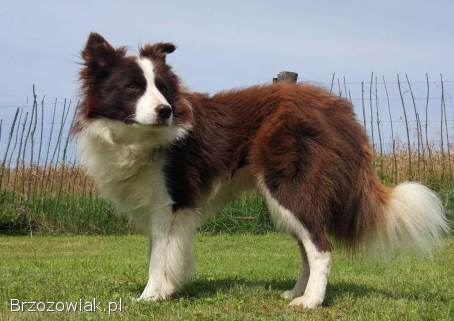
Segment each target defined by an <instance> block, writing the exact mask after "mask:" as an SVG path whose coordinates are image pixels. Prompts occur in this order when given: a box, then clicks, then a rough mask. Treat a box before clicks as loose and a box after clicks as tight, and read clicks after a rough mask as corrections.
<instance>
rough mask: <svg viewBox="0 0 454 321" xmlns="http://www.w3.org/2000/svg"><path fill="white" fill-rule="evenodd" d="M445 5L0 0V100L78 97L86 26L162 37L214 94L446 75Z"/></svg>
mask: <svg viewBox="0 0 454 321" xmlns="http://www.w3.org/2000/svg"><path fill="white" fill-rule="evenodd" d="M453 13H454V1H452V0H445V1H444V0H433V1H418V0H410V1H409V0H402V1H395V0H381V1H324V0H321V1H297V0H295V1H286V0H283V1H238V0H230V1H224V2H222V3H221V2H220V1H112V0H111V1H105V0H101V1H99V0H98V1H87V0H79V1H61V0H60V1H50V0H41V1H21V0H16V1H5V2H3V4H2V6H1V7H0V39H1V46H2V50H1V51H0V70H1V77H0V105H2V104H8V103H11V104H17V103H20V102H22V101H23V100H24V99H25V97H26V96H30V92H31V85H32V84H33V83H34V84H36V86H37V90H38V92H39V93H40V94H46V95H47V96H48V97H67V98H69V97H74V96H76V95H77V94H78V86H79V84H78V82H77V72H78V70H79V68H80V65H78V63H80V61H81V60H80V51H81V50H82V49H83V46H84V43H85V41H86V38H87V36H88V34H89V32H90V31H97V32H99V33H101V34H102V35H104V36H105V38H106V39H107V40H108V41H110V42H111V43H112V44H113V45H114V46H123V45H126V46H128V47H129V48H131V53H134V52H136V51H137V47H138V45H139V44H140V43H146V42H156V41H171V42H174V43H175V44H176V45H177V46H178V49H177V51H176V52H175V53H173V54H172V55H171V56H169V58H168V61H169V63H171V64H172V65H173V66H174V68H175V70H176V71H177V72H178V73H179V74H180V75H181V77H182V78H183V80H184V81H185V83H186V85H187V86H188V87H189V88H191V89H193V90H197V91H203V92H210V93H211V92H214V91H218V90H222V89H227V88H232V87H241V86H247V85H252V84H256V83H262V82H266V81H269V80H270V79H271V78H272V77H273V76H274V75H275V74H276V73H277V72H278V71H280V70H292V71H296V72H298V73H299V74H300V80H313V81H319V82H329V81H330V79H331V75H332V73H333V72H336V73H337V74H338V75H345V76H346V77H347V79H348V80H349V81H352V82H355V81H361V80H364V79H367V78H368V77H369V75H370V72H372V71H375V72H376V73H380V74H384V75H386V76H387V77H390V78H392V79H394V77H395V74H396V73H398V72H400V73H405V72H406V73H409V76H410V77H411V78H412V79H415V80H416V79H419V80H423V79H424V75H425V73H426V72H428V73H429V74H430V75H433V76H434V77H438V74H439V73H440V72H443V73H444V74H445V77H448V76H449V77H451V79H453V78H454V77H452V76H454V75H452V74H453V64H452V59H453V57H454V41H453V40H454V35H453V34H452V31H453V30H454V19H453V17H452V15H453Z"/></svg>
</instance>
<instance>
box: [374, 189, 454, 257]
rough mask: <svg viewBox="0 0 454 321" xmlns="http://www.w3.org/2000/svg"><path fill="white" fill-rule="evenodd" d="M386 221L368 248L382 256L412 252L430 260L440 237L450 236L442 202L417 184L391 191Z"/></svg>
mask: <svg viewBox="0 0 454 321" xmlns="http://www.w3.org/2000/svg"><path fill="white" fill-rule="evenodd" d="M385 219H386V223H385V226H384V227H383V228H382V229H380V228H379V230H378V231H377V233H376V235H375V237H374V238H373V239H372V240H371V244H369V245H372V247H373V248H374V250H377V249H380V250H381V251H379V252H382V251H383V250H384V251H385V253H388V252H389V251H390V250H393V249H396V248H404V249H405V248H411V249H415V250H416V251H418V252H419V253H421V254H424V255H427V256H430V255H431V251H432V248H433V247H434V246H437V245H439V244H440V240H441V236H442V235H443V234H445V233H447V232H449V225H448V221H447V220H446V217H445V214H444V210H443V206H442V204H441V201H440V199H439V198H438V197H437V195H436V194H435V193H434V192H432V191H431V190H430V189H429V188H427V187H425V186H424V185H421V184H418V183H410V182H406V183H402V184H400V185H398V186H396V187H395V188H394V189H393V190H392V192H391V197H390V200H389V202H388V204H386V207H385Z"/></svg>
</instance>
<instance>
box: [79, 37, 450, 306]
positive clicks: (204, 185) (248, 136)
mask: <svg viewBox="0 0 454 321" xmlns="http://www.w3.org/2000/svg"><path fill="white" fill-rule="evenodd" d="M174 50H175V46H174V45H173V44H171V43H156V44H147V45H145V46H143V47H142V48H141V49H140V53H139V55H138V56H129V55H127V53H126V49H125V48H124V47H121V48H114V47H112V46H111V45H110V44H109V43H108V42H107V41H106V40H105V39H104V38H103V37H102V36H100V35H99V34H96V33H92V34H90V36H89V38H88V41H87V44H86V47H85V48H84V50H83V51H82V59H83V68H82V70H81V72H80V79H81V83H82V85H81V91H82V96H83V101H82V103H81V105H80V109H79V112H78V117H77V121H76V124H75V127H74V128H73V130H74V132H75V133H76V135H77V141H78V152H79V155H80V159H81V163H82V165H83V166H84V168H85V170H86V171H87V173H88V175H90V176H91V177H92V178H93V179H94V181H95V182H96V185H97V187H98V188H99V190H100V192H101V193H102V194H103V195H104V196H105V197H107V198H108V199H110V200H111V201H112V202H113V203H114V204H115V205H116V207H117V208H118V209H119V210H120V211H122V212H125V213H127V214H128V216H129V217H130V218H131V219H132V220H133V221H134V222H135V223H136V224H137V226H138V227H140V228H142V229H143V230H145V231H146V232H147V234H148V235H149V237H150V266H149V272H148V283H147V285H146V287H145V289H144V290H143V293H142V295H141V296H140V298H141V299H144V300H153V301H157V300H163V299H166V298H169V297H170V296H171V295H172V294H174V293H175V292H176V291H177V290H178V289H179V288H180V287H181V286H182V285H183V283H184V281H185V280H186V279H187V278H188V277H189V276H190V273H191V267H192V261H193V260H192V245H191V243H192V239H193V237H194V235H195V233H196V231H197V229H198V227H199V226H200V225H201V223H202V222H203V221H204V219H206V218H207V217H208V216H209V215H211V214H214V213H217V212H219V211H220V209H221V208H222V206H223V205H224V204H225V203H226V202H227V201H229V200H231V199H232V198H234V197H236V196H238V194H239V193H241V192H243V191H245V190H249V189H254V190H256V192H257V193H258V194H259V195H261V196H263V198H264V199H265V201H266V203H267V205H268V208H269V212H270V215H271V217H272V219H273V221H274V223H275V225H276V227H277V228H278V229H279V230H282V231H285V232H288V233H289V234H291V235H292V236H293V237H294V238H295V240H296V241H297V243H298V245H299V249H300V253H301V258H302V268H301V272H300V275H299V277H298V280H297V281H296V284H295V286H294V287H293V289H291V290H289V291H286V292H284V293H283V297H284V298H286V299H289V300H292V301H291V303H290V304H291V305H295V306H301V307H304V308H308V309H311V308H315V307H317V306H318V305H320V304H321V303H322V302H323V300H324V297H325V290H326V286H327V282H328V274H329V270H330V265H331V251H332V245H331V243H330V241H329V238H328V236H330V237H333V238H334V239H336V240H338V244H343V245H345V246H346V247H347V248H349V249H351V250H364V249H366V250H367V251H369V252H371V251H375V250H376V249H383V248H384V249H385V251H387V250H389V249H390V248H396V247H400V248H401V247H402V245H410V247H412V248H416V249H418V250H420V252H422V253H423V254H424V253H428V252H430V249H431V248H432V246H433V245H436V243H439V241H440V238H441V236H442V235H443V233H444V232H447V231H448V224H447V220H446V218H445V214H444V210H443V207H442V205H441V202H440V200H439V199H438V197H437V196H436V195H435V194H434V193H433V192H432V191H431V190H429V189H428V188H427V187H424V186H423V185H420V184H418V183H403V184H400V185H398V186H396V187H393V188H391V187H385V186H384V185H383V184H382V183H381V182H380V180H379V178H378V177H377V175H376V174H375V172H374V169H373V166H372V152H371V148H370V145H369V142H368V139H367V136H366V133H365V131H364V129H363V128H362V126H361V125H360V124H359V123H358V122H357V120H356V119H355V115H354V112H353V108H352V105H351V104H350V102H349V101H347V100H345V99H343V98H341V97H338V96H335V95H332V94H330V93H329V92H327V91H326V90H324V89H323V88H319V87H316V86H312V85H301V84H288V83H278V84H269V85H260V86H253V87H250V88H245V89H239V90H231V91H223V92H220V93H217V94H215V95H211V96H210V95H205V94H200V93H194V92H190V91H188V90H187V89H185V88H184V87H183V86H182V85H181V83H180V80H179V78H178V76H177V75H176V74H175V73H174V72H173V71H172V68H171V67H170V66H169V65H168V64H167V63H166V55H167V54H169V53H171V52H173V51H174ZM376 245H378V247H377V246H376ZM371 246H373V247H371Z"/></svg>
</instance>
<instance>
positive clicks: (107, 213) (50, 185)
mask: <svg viewBox="0 0 454 321" xmlns="http://www.w3.org/2000/svg"><path fill="white" fill-rule="evenodd" d="M334 83H335V73H334V74H333V76H332V79H331V86H330V91H331V92H334V91H335V89H334ZM347 84H348V83H347V81H346V79H345V77H343V79H342V85H341V80H340V79H339V78H337V89H338V92H337V94H338V95H341V96H345V97H346V98H347V99H349V100H350V101H352V102H353V99H352V96H351V90H350V89H349V88H348V87H347ZM360 84H361V99H360V102H361V104H360V106H359V107H360V108H359V109H358V110H361V111H362V123H363V125H364V127H365V129H366V131H367V132H368V134H369V136H370V138H371V144H372V146H373V150H374V153H375V159H374V166H375V168H376V171H377V173H378V175H379V176H380V177H381V179H382V180H383V181H384V182H385V183H386V184H388V185H394V184H397V183H399V182H402V181H407V180H416V181H420V182H423V183H425V184H427V185H428V186H429V187H431V188H432V189H434V190H435V191H437V192H438V193H439V195H440V197H441V198H442V200H443V202H444V204H445V206H446V207H447V209H448V210H449V215H451V217H452V214H451V213H453V212H454V211H452V209H454V205H453V200H454V188H453V187H454V178H453V171H454V168H453V166H454V165H453V164H452V161H451V156H452V155H451V150H452V148H451V147H452V146H451V136H450V131H449V130H450V129H449V126H448V119H447V115H448V114H449V112H447V102H446V97H447V93H446V91H445V85H444V80H443V77H441V76H440V80H439V81H437V83H436V88H438V93H437V94H436V93H434V90H433V89H432V90H430V89H431V88H433V87H434V86H431V85H430V84H433V82H430V81H429V77H428V75H426V82H425V85H426V92H425V94H426V97H425V98H426V99H425V104H424V105H423V106H422V107H424V108H423V111H421V106H418V104H417V102H416V99H415V91H414V89H413V85H412V82H411V81H410V79H409V77H408V76H407V75H405V81H403V80H402V79H401V77H400V76H399V75H397V76H396V82H394V83H387V82H386V79H385V78H384V77H382V80H380V83H379V82H378V77H377V76H374V74H373V73H372V74H371V77H370V81H369V82H361V83H360ZM393 87H394V89H395V92H397V93H398V103H395V104H394V105H393V103H392V100H391V98H390V94H389V92H390V89H391V88H393ZM380 91H382V93H380ZM367 95H368V97H367ZM435 95H438V96H437V97H438V99H439V101H440V104H439V106H438V107H436V106H435V107H434V106H430V108H429V99H432V98H433V96H435ZM77 105H78V103H73V102H72V101H70V100H63V101H60V102H59V101H57V100H55V101H52V102H50V103H48V102H46V100H45V99H44V98H42V99H41V100H38V97H37V95H36V93H35V88H34V87H33V96H32V102H31V104H30V105H29V106H28V107H18V108H17V109H16V110H15V112H14V113H12V114H11V117H10V118H9V119H1V120H0V143H3V149H2V150H3V152H4V154H3V155H2V156H1V157H0V233H16V234H17V233H24V234H25V233H35V232H45V233H103V234H107V233H109V234H110V233H133V232H134V227H133V226H132V224H130V223H129V222H128V220H127V218H125V217H124V216H122V215H119V214H118V213H116V211H115V210H114V209H113V207H112V206H111V204H110V203H109V202H108V201H106V200H104V199H102V198H101V197H100V196H99V195H98V193H97V191H96V188H95V186H94V183H93V181H92V180H91V179H90V178H88V177H87V176H85V175H84V173H83V170H82V168H81V167H80V166H79V165H78V163H77V158H76V155H75V152H74V141H73V137H71V135H70V134H69V128H70V127H71V125H72V123H73V121H74V116H75V111H76V109H77ZM399 105H400V106H399ZM46 106H49V107H50V109H49V108H46ZM418 107H419V108H418ZM408 108H410V109H408ZM399 109H400V110H401V114H400V116H399V120H395V119H394V118H396V110H399ZM434 109H437V110H436V112H437V114H438V115H439V117H440V118H439V123H438V125H439V126H438V128H437V129H436V130H435V131H434V133H437V132H438V131H439V132H438V134H439V136H438V137H439V138H438V139H437V140H433V139H430V138H429V137H430V135H429V134H428V131H429V128H428V123H429V122H430V120H429V119H428V117H429V116H428V115H430V114H433V113H434V112H435V111H434ZM410 110H411V111H412V112H411V113H410V112H409V111H410ZM451 112H452V111H451ZM411 115H413V116H411ZM401 116H403V118H402V117H401ZM411 117H413V118H414V120H412V119H411ZM384 125H389V126H388V128H386V126H384ZM412 125H413V126H412ZM45 127H46V128H45ZM399 133H400V134H404V135H403V136H404V140H401V139H400V138H399ZM434 133H432V136H433V134H434ZM271 229H272V224H271V222H270V219H269V216H268V215H267V210H266V207H265V206H264V203H263V201H262V200H261V199H260V198H259V197H258V196H257V195H255V194H253V193H250V194H246V195H244V196H243V197H241V198H239V199H238V200H236V201H234V202H232V203H231V204H229V205H228V206H227V207H226V208H225V209H224V210H223V212H222V213H221V214H219V215H217V216H215V217H213V218H212V219H211V220H210V221H209V222H207V223H206V224H205V225H204V226H203V227H202V230H203V231H205V232H212V233H217V232H240V231H249V232H254V233H263V232H266V231H269V230H271Z"/></svg>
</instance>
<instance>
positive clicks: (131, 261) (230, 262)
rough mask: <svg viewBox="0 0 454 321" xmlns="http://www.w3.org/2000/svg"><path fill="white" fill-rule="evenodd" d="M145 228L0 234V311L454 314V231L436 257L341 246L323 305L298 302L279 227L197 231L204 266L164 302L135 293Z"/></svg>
mask: <svg viewBox="0 0 454 321" xmlns="http://www.w3.org/2000/svg"><path fill="white" fill-rule="evenodd" d="M146 244H147V242H146V240H145V238H144V237H143V236H34V237H33V238H30V237H15V236H11V237H0V245H1V247H0V300H1V302H2V303H1V307H0V320H79V319H80V320H107V319H108V320H128V321H133V320H159V321H165V320H368V321H369V320H451V321H452V320H454V238H449V239H447V240H446V241H445V242H444V248H443V250H442V251H441V253H438V254H437V255H436V256H435V257H434V259H433V260H431V261H428V260H423V259H417V258H414V257H408V256H407V257H398V258H394V259H392V260H390V261H388V262H385V263H383V262H382V263H377V262H373V263H372V262H365V261H363V260H361V259H358V258H356V259H354V260H350V259H348V257H347V255H346V254H345V253H343V252H342V251H336V252H335V255H334V261H333V266H332V272H331V277H330V283H329V285H328V290H327V297H326V303H325V306H324V307H321V308H318V309H316V310H314V311H302V310H301V311H298V310H294V309H291V308H290V307H288V306H287V303H288V302H286V301H285V300H284V299H281V298H280V296H279V294H280V293H281V292H282V291H283V290H286V289H289V288H290V287H291V286H293V283H294V280H295V278H296V276H297V272H298V269H299V258H298V256H297V247H296V244H295V242H294V241H293V240H291V239H290V238H288V237H286V236H284V235H280V234H274V233H272V234H266V235H248V234H245V235H217V236H208V235H199V236H198V237H197V240H196V246H195V251H196V257H197V273H196V275H195V276H194V279H193V280H192V281H191V282H189V283H188V285H187V286H186V287H185V288H184V289H183V291H182V292H181V293H180V294H179V295H177V296H176V297H175V298H173V299H172V300H170V301H167V302H162V303H151V302H148V303H147V302H135V301H134V300H133V299H134V298H135V297H137V296H138V295H139V294H140V292H141V290H142V288H143V287H144V285H145V282H146V271H147V258H146V253H147V248H146ZM92 298H96V299H97V300H98V302H99V303H101V304H103V305H102V307H105V306H106V305H107V302H109V301H116V302H118V301H119V299H120V298H121V299H122V304H123V308H122V312H116V313H113V314H111V315H108V313H107V312H96V313H90V312H85V313H80V312H69V313H68V312H66V313H63V312H47V313H45V312H28V313H19V312H15V313H12V312H9V309H10V299H19V300H23V301H27V300H28V301H31V300H34V301H79V299H86V300H90V299H92Z"/></svg>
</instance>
